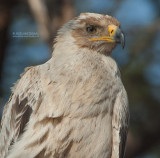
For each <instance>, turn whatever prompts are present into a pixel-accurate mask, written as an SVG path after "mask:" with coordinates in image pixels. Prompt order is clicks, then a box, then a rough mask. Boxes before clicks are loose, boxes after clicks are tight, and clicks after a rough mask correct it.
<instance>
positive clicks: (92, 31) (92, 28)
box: [86, 25, 97, 33]
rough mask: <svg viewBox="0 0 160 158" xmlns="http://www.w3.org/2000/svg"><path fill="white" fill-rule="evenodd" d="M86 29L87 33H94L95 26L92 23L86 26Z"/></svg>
mask: <svg viewBox="0 0 160 158" xmlns="http://www.w3.org/2000/svg"><path fill="white" fill-rule="evenodd" d="M86 30H87V32H89V33H95V32H96V31H97V29H96V27H95V26H93V25H90V26H87V28H86Z"/></svg>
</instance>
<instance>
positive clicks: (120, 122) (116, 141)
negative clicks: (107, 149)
mask: <svg viewBox="0 0 160 158" xmlns="http://www.w3.org/2000/svg"><path fill="white" fill-rule="evenodd" d="M128 126H129V110H128V99H127V94H126V91H125V89H124V88H122V90H120V92H119V93H118V94H117V97H116V100H115V104H114V108H113V118H112V158H124V155H125V145H126V139H127V133H128Z"/></svg>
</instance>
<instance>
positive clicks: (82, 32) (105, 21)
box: [55, 13, 124, 54]
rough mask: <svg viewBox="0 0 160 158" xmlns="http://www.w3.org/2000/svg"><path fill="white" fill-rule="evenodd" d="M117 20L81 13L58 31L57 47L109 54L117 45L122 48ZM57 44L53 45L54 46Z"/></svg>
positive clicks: (122, 38) (122, 36) (122, 35)
mask: <svg viewBox="0 0 160 158" xmlns="http://www.w3.org/2000/svg"><path fill="white" fill-rule="evenodd" d="M119 27H120V23H119V21H118V20H117V19H115V18H113V17H111V16H108V15H102V14H96V13H82V14H80V16H79V17H76V18H74V19H73V20H71V21H69V22H68V23H66V24H65V25H64V26H62V28H61V29H60V30H59V31H58V36H57V38H56V43H59V44H58V45H59V47H61V46H64V44H65V46H66V47H74V46H73V45H75V46H78V48H81V49H82V48H87V49H90V50H94V51H97V52H98V53H102V54H110V53H111V52H112V50H113V48H114V47H115V46H116V44H117V43H121V45H122V47H124V34H123V33H122V31H121V30H120V28H119ZM56 45H57V44H55V46H56Z"/></svg>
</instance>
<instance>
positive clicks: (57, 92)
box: [0, 13, 129, 158]
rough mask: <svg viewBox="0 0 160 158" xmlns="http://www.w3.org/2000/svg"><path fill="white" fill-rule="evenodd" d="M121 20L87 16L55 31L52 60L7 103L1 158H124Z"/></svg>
mask: <svg viewBox="0 0 160 158" xmlns="http://www.w3.org/2000/svg"><path fill="white" fill-rule="evenodd" d="M119 25H120V24H119V22H118V21H117V20H116V19H115V18H113V17H111V16H108V15H106V16H105V15H100V14H94V13H84V14H81V15H80V16H79V17H77V18H75V19H73V20H71V21H69V22H68V23H67V24H65V25H64V26H63V27H62V28H61V29H60V30H59V32H58V36H57V38H56V41H55V44H54V51H53V56H52V58H51V59H50V60H49V61H47V62H46V63H45V64H43V65H38V66H35V67H31V68H28V69H27V70H26V71H25V73H24V74H23V75H22V76H21V79H20V80H19V81H18V82H17V84H16V85H15V86H14V88H13V90H12V91H13V93H12V95H11V97H10V99H9V101H8V103H7V104H6V105H5V108H4V112H3V118H2V122H1V131H0V140H1V143H0V157H1V158H123V157H124V151H125V142H126V137H127V130H128V122H129V121H128V120H129V113H128V101H127V95H126V91H125V89H124V87H123V84H122V82H121V77H120V72H119V69H118V67H117V64H116V62H115V61H114V60H113V59H112V58H111V57H110V54H111V51H112V50H113V49H114V47H115V46H116V44H117V43H120V42H121V44H122V46H124V36H123V33H122V32H121V30H120V29H119Z"/></svg>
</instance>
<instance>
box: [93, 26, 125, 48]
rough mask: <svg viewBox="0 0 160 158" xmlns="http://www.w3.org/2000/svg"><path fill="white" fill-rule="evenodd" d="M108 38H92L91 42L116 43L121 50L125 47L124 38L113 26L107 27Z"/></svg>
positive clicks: (117, 28)
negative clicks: (119, 45)
mask: <svg viewBox="0 0 160 158" xmlns="http://www.w3.org/2000/svg"><path fill="white" fill-rule="evenodd" d="M108 32H109V36H102V37H99V38H92V39H91V40H92V41H108V42H116V43H120V44H121V45H122V48H124V46H125V36H124V34H123V32H122V31H121V29H120V28H119V27H118V26H115V25H109V26H108Z"/></svg>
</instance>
